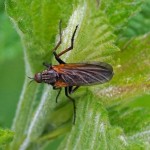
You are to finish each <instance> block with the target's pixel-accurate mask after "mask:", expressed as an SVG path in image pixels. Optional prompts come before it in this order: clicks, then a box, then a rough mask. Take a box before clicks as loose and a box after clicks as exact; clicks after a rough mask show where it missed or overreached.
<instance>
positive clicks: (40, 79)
mask: <svg viewBox="0 0 150 150" xmlns="http://www.w3.org/2000/svg"><path fill="white" fill-rule="evenodd" d="M34 80H35V81H36V82H38V83H41V82H42V73H37V74H35V76H34Z"/></svg>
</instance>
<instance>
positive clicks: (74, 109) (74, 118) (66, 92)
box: [65, 87, 76, 124]
mask: <svg viewBox="0 0 150 150" xmlns="http://www.w3.org/2000/svg"><path fill="white" fill-rule="evenodd" d="M65 95H66V96H67V97H68V98H69V100H70V101H71V102H72V103H73V114H74V117H73V124H75V120H76V105H75V100H74V99H73V98H71V97H70V96H69V94H68V87H65Z"/></svg>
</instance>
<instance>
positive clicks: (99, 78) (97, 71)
mask: <svg viewBox="0 0 150 150" xmlns="http://www.w3.org/2000/svg"><path fill="white" fill-rule="evenodd" d="M53 69H54V70H55V71H57V72H58V73H59V75H60V76H59V82H63V83H66V85H67V86H84V85H93V84H102V83H105V82H107V81H109V80H110V79H111V78H112V77H113V68H112V67H111V65H109V64H107V63H104V62H100V63H96V64H94V63H93V64H86V63H77V64H60V65H57V66H53Z"/></svg>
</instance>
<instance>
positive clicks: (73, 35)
mask: <svg viewBox="0 0 150 150" xmlns="http://www.w3.org/2000/svg"><path fill="white" fill-rule="evenodd" d="M77 28H78V25H77V26H76V28H75V30H74V32H73V34H72V38H71V46H70V47H68V48H66V49H65V50H63V51H62V52H61V53H59V54H57V57H60V56H61V55H63V54H65V53H66V52H68V51H70V50H72V49H73V46H74V37H75V34H76V31H77Z"/></svg>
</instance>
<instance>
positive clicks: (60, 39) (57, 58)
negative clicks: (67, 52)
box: [53, 20, 65, 64]
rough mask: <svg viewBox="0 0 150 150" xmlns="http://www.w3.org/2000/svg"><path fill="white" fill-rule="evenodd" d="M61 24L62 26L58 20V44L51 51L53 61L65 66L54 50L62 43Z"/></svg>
mask: <svg viewBox="0 0 150 150" xmlns="http://www.w3.org/2000/svg"><path fill="white" fill-rule="evenodd" d="M61 24H62V21H61V20H60V22H59V42H58V43H57V44H56V46H55V47H54V49H53V54H54V56H55V59H56V60H57V61H58V63H60V64H65V62H64V61H63V60H61V59H60V58H59V57H58V55H57V53H56V50H57V49H58V47H59V46H60V44H61V43H62V30H61Z"/></svg>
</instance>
